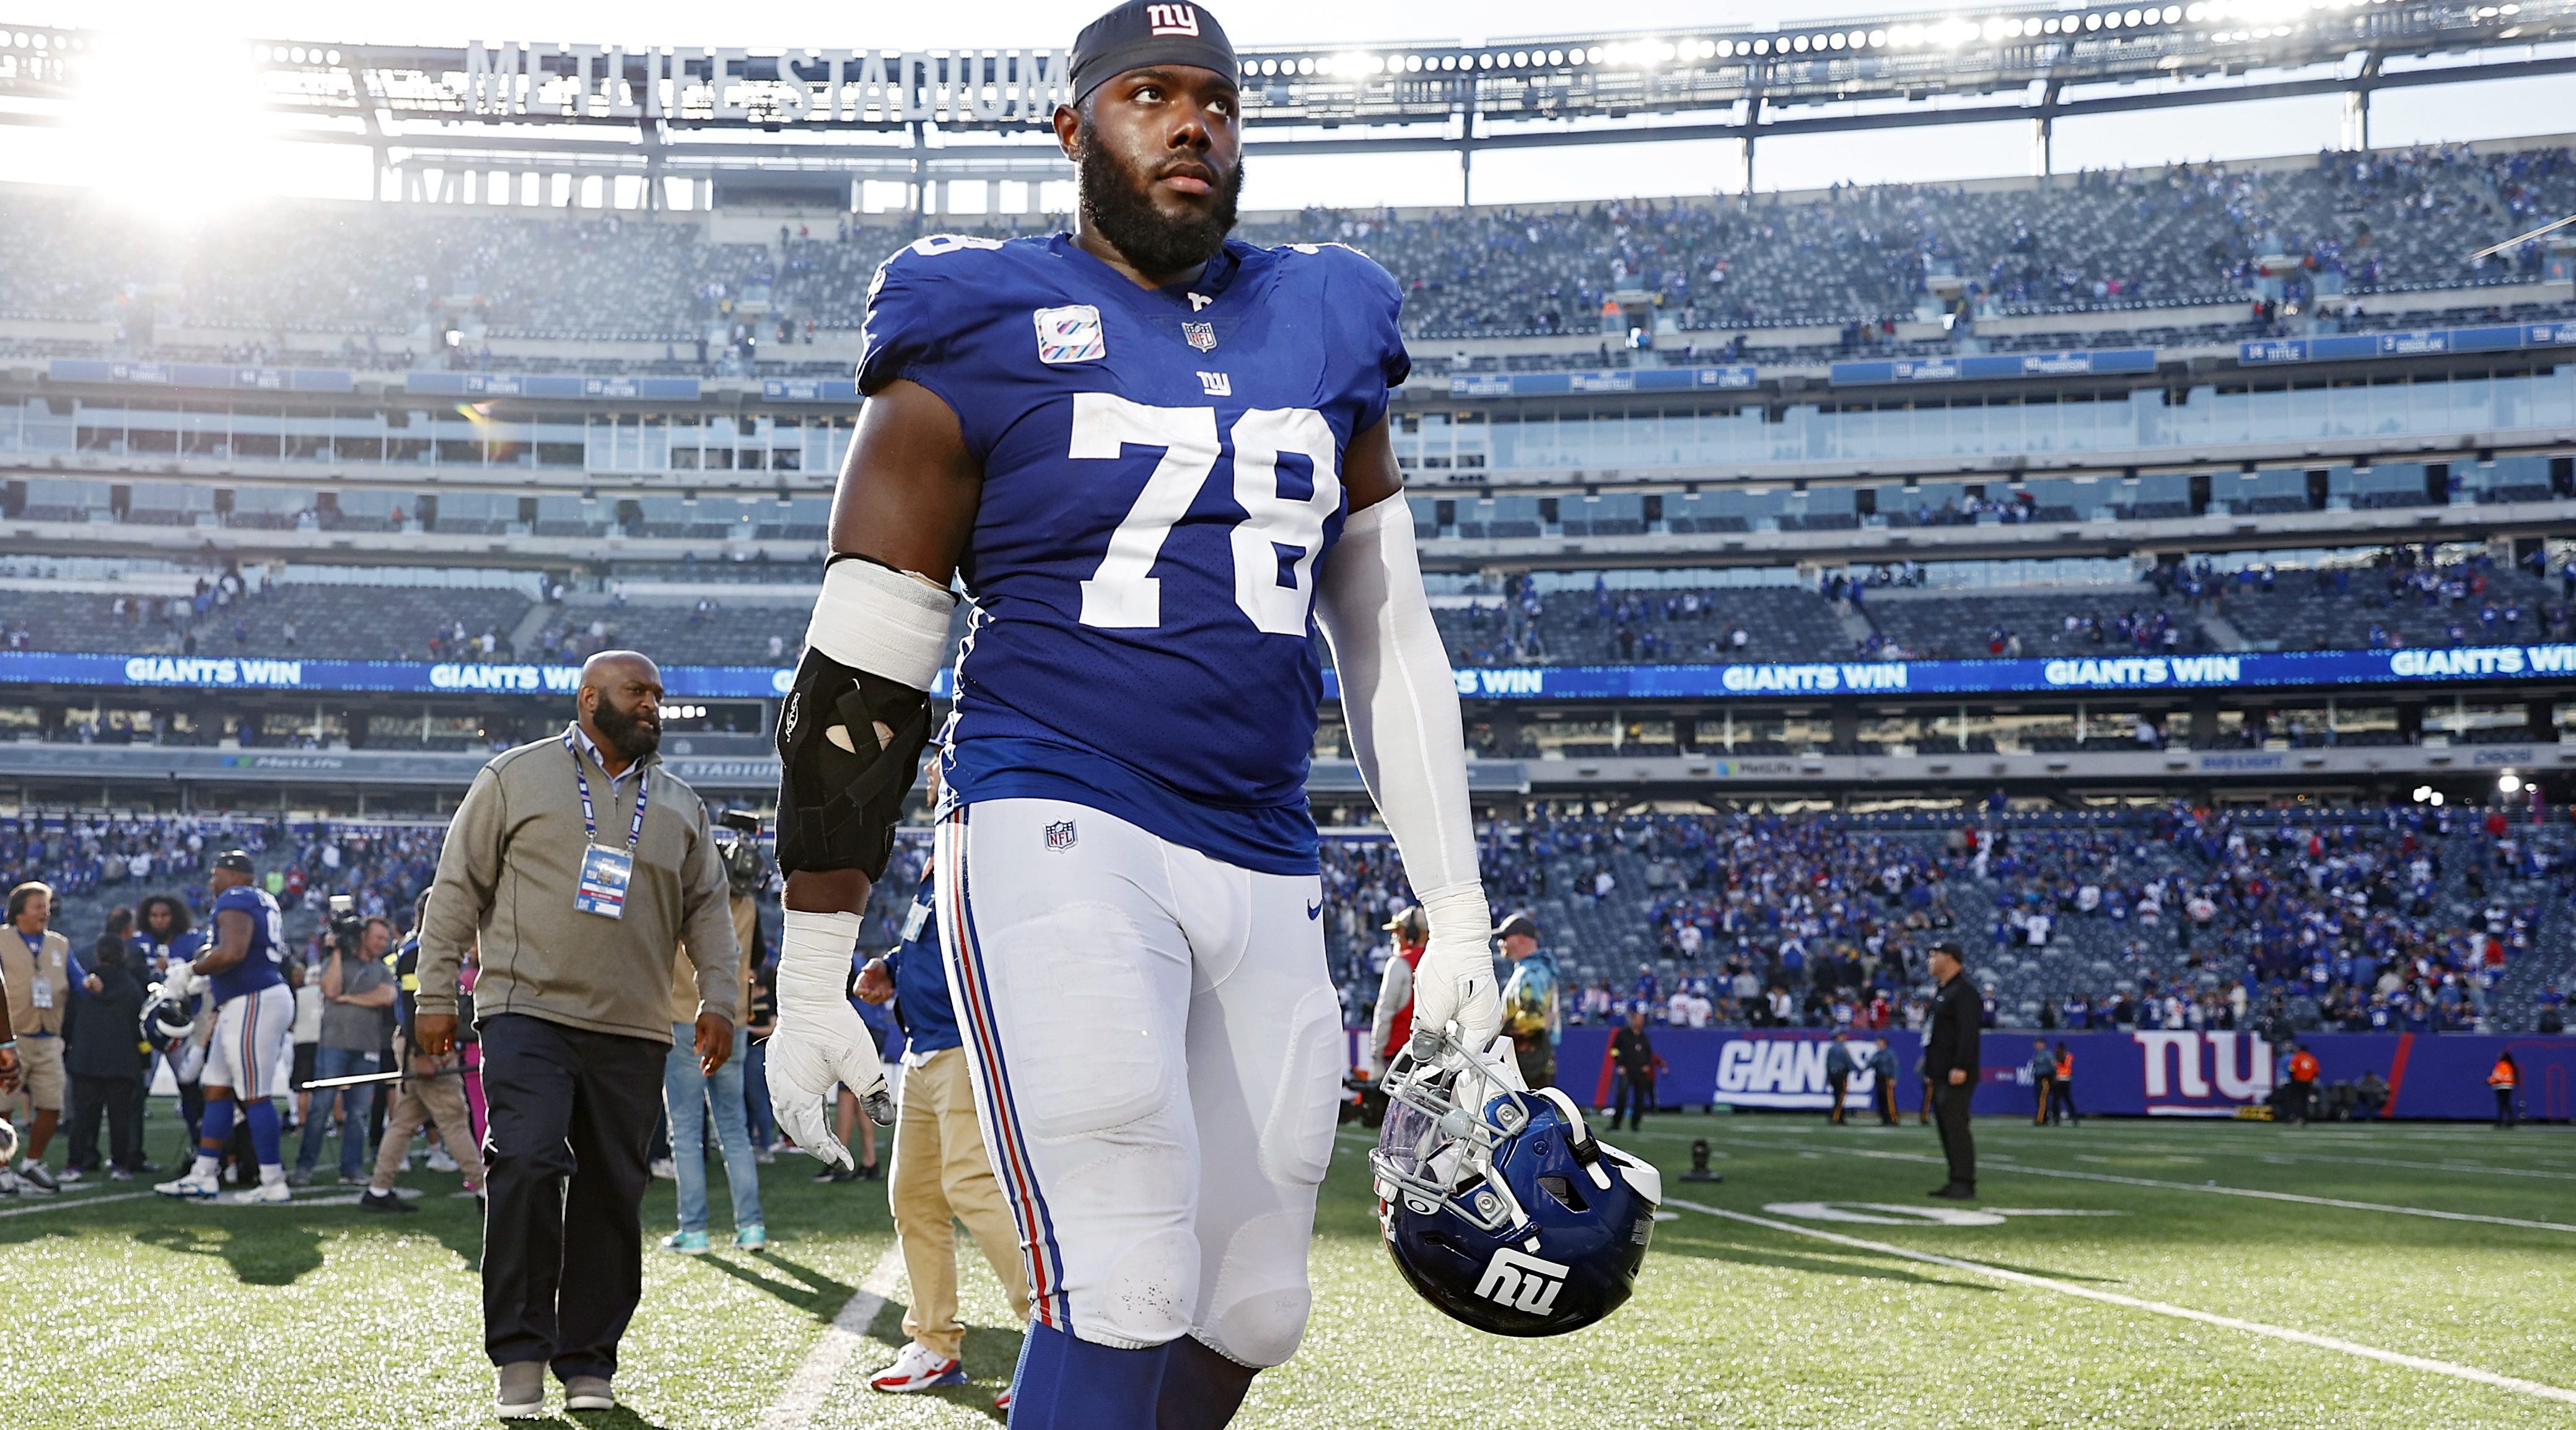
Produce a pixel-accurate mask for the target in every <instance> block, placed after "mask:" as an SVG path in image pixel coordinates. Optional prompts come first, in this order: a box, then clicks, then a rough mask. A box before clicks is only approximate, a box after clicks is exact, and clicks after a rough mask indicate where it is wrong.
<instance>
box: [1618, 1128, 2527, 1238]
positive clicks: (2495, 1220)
mask: <svg viewBox="0 0 2576 1430" xmlns="http://www.w3.org/2000/svg"><path fill="white" fill-rule="evenodd" d="M1644 1135H1645V1136H1648V1137H1654V1138H1659V1139H1680V1138H1681V1134H1680V1133H1675V1132H1649V1133H1646V1134H1644ZM1711 1140H1713V1141H1725V1142H1729V1143H1732V1144H1733V1145H1735V1146H1738V1147H1759V1148H1762V1149H1763V1150H1765V1151H1774V1152H1797V1151H1807V1150H1810V1149H1806V1148H1799V1147H1784V1146H1781V1145H1779V1144H1777V1143H1768V1142H1763V1141H1761V1140H1759V1139H1754V1138H1745V1137H1740V1136H1726V1135H1724V1134H1721V1135H1720V1136H1719V1137H1717V1138H1713V1139H1711ZM1822 1150H1824V1151H1828V1152H1836V1153H1840V1154H1841V1155H1843V1156H1846V1157H1876V1158H1880V1159H1883V1160H1886V1161H1892V1162H1918V1163H1923V1164H1926V1165H1929V1166H1936V1167H1937V1166H1939V1165H1941V1159H1940V1158H1938V1157H1932V1156H1926V1155H1924V1154H1921V1153H1916V1152H1881V1151H1876V1150H1873V1149H1870V1148H1866V1147H1828V1148H1824V1149H1822ZM1981 1170H1983V1171H1987V1172H2017V1173H2020V1174H2021V1175H2024V1176H2030V1177H2061V1178H2064V1179H2066V1180H2068V1181H2075V1182H2110V1183H2114V1184H2116V1185H2119V1186H2124V1187H2159V1188H2163V1189H2165V1190H2167V1191H2176V1192H2200V1193H2202V1194H2204V1195H2207V1196H2218V1197H2257V1198H2260V1199H2262V1200H2264V1201H2270V1202H2297V1203H2300V1204H2302V1205H2305V1206H2312V1207H2336V1208H2339V1209H2341V1210H2344V1211H2356V1212H2387V1213H2390V1214H2391V1215H2394V1216H2420V1217H2430V1218H2432V1219H2433V1220H2436V1221H2472V1222H2481V1223H2484V1224H2486V1225H2488V1226H2518V1227H2522V1228H2524V1229H2526V1230H2530V1231H2568V1232H2576V1224H2570V1223H2567V1222H2562V1221H2535V1220H2532V1219H2530V1218H2527V1217H2511V1216H2489V1215H2487V1214H2485V1213H2483V1212H2446V1211H2436V1210H2434V1209H2433V1208H2431V1207H2407V1206H2397V1205H2394V1204H2391V1203H2388V1202H2356V1201H2348V1200H2346V1199H2344V1198H2342V1197H2311V1196H2305V1195H2302V1194H2300V1193H2298V1192H2268V1191H2263V1190H2260V1189H2258V1188H2254V1187H2224V1186H2220V1185H2218V1184H2217V1183H2215V1182H2168V1181H2163V1180H2161V1179H2159V1178H2155V1177H2123V1176H2119V1175H2117V1174H2115V1173H2111V1172H2075V1171H2069V1170H2067V1169H2065V1168H2062V1167H2034V1166H2031V1165H2030V1164H2028V1163H2026V1162H2000V1161H1996V1160H1994V1159H1993V1158H1987V1159H1984V1165H1983V1167H1982V1168H1981Z"/></svg>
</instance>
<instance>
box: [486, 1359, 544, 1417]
mask: <svg viewBox="0 0 2576 1430" xmlns="http://www.w3.org/2000/svg"><path fill="white" fill-rule="evenodd" d="M500 1382H501V1384H500V1392H499V1394H497V1395H496V1396H495V1397H494V1398H493V1404H492V1413H493V1414H495V1415H498V1416H500V1417H501V1418H502V1419H504V1420H534V1419H537V1418H538V1417H540V1416H542V1415H544V1414H545V1413H546V1363H545V1362H544V1361H539V1360H523V1361H514V1362H512V1363H511V1364H509V1365H505V1366H503V1367H501V1375H500Z"/></svg>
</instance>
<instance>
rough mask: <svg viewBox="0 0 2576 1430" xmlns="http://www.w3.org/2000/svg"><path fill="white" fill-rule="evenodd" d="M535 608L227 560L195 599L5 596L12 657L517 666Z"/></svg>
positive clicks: (478, 593)
mask: <svg viewBox="0 0 2576 1430" xmlns="http://www.w3.org/2000/svg"><path fill="white" fill-rule="evenodd" d="M531 604H533V603H532V602H530V601H529V599H528V598H527V597H526V596H524V595H522V594H520V593H519V592H518V591H516V590H513V589H510V588H506V587H471V586H465V587H445V586H338V585H306V584H289V583H281V582H279V581H277V580H276V579H275V577H274V576H273V575H272V574H270V573H268V572H266V571H255V572H245V571H243V570H242V569H241V568H240V567H239V566H236V565H229V564H228V565H226V566H225V567H223V568H222V569H221V570H220V571H217V572H215V573H214V574H211V575H203V576H199V577H198V578H197V579H196V582H195V590H194V592H193V593H192V594H190V595H185V596H181V595H171V596H144V595H122V594H114V595H108V594H79V593H67V592H64V593H57V592H46V591H41V590H36V591H27V590H10V591H0V644H5V645H6V647H7V648H8V649H10V650H54V651H109V652H124V653H133V654H165V653H166V654H177V655H187V656H197V655H204V656H219V655H220V656H254V657H277V658H293V657H297V656H311V657H321V658H331V659H342V660H430V661H452V660H510V659H514V658H515V652H514V650H513V648H512V642H511V632H512V630H513V629H514V628H515V627H516V626H517V625H518V623H519V621H520V619H521V618H522V617H523V616H524V615H525V614H526V613H527V610H528V607H529V606H530V605H531Z"/></svg>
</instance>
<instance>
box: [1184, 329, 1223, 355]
mask: <svg viewBox="0 0 2576 1430" xmlns="http://www.w3.org/2000/svg"><path fill="white" fill-rule="evenodd" d="M1181 336H1182V337H1185V338H1187V339H1189V340H1190V346H1191V347H1194V348H1197V349H1198V350H1199V351H1200V352H1206V351H1207V350H1208V349H1210V348H1213V347H1215V346H1216V324H1214V323H1183V324H1181Z"/></svg>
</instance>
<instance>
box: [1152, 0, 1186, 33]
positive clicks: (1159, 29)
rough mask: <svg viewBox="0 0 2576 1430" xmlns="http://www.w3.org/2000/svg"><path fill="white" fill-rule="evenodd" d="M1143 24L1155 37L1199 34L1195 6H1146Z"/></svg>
mask: <svg viewBox="0 0 2576 1430" xmlns="http://www.w3.org/2000/svg"><path fill="white" fill-rule="evenodd" d="M1145 22H1146V23H1147V24H1149V25H1151V26H1153V33H1155V34H1157V35H1195V34H1197V33H1198V32H1199V11H1198V7H1197V6H1195V5H1148V6H1146V7H1145Z"/></svg>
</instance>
